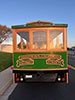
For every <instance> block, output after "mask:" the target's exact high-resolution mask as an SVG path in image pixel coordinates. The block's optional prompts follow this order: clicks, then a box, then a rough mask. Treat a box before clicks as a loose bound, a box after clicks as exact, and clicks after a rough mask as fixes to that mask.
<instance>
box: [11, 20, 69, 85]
mask: <svg viewBox="0 0 75 100" xmlns="http://www.w3.org/2000/svg"><path fill="white" fill-rule="evenodd" d="M67 26H68V25H67V24H55V23H52V22H46V21H35V22H29V23H26V24H24V25H14V26H12V31H13V66H14V68H13V79H14V81H15V82H16V83H18V82H66V83H68V66H67V63H68V62H67Z"/></svg>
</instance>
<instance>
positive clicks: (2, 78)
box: [0, 67, 13, 95]
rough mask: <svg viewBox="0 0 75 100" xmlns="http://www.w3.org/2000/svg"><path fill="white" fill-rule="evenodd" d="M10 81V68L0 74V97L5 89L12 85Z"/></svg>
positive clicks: (11, 78)
mask: <svg viewBox="0 0 75 100" xmlns="http://www.w3.org/2000/svg"><path fill="white" fill-rule="evenodd" d="M12 80H13V77H12V71H11V68H10V67H9V68H7V69H6V70H4V71H2V72H0V95H2V94H3V93H4V92H5V91H6V90H7V88H8V87H9V86H10V85H11V84H12V82H13V81H12Z"/></svg>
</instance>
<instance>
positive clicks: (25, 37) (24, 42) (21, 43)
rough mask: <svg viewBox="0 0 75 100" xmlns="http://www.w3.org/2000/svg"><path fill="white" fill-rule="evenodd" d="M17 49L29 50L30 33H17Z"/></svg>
mask: <svg viewBox="0 0 75 100" xmlns="http://www.w3.org/2000/svg"><path fill="white" fill-rule="evenodd" d="M17 48H18V49H28V48H29V33H28V32H18V33H17Z"/></svg>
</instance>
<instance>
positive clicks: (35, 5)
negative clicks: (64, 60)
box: [0, 0, 75, 47]
mask: <svg viewBox="0 0 75 100" xmlns="http://www.w3.org/2000/svg"><path fill="white" fill-rule="evenodd" d="M37 20H45V21H51V22H54V23H66V24H68V46H69V47H71V46H75V0H0V24H2V25H7V26H9V27H11V26H12V25H15V24H25V23H26V22H30V21H37Z"/></svg>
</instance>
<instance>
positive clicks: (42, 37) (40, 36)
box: [33, 31, 46, 49]
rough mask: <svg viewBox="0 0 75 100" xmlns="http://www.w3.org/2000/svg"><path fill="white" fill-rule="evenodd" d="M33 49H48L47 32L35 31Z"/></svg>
mask: <svg viewBox="0 0 75 100" xmlns="http://www.w3.org/2000/svg"><path fill="white" fill-rule="evenodd" d="M33 49H46V32H44V31H36V32H33Z"/></svg>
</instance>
